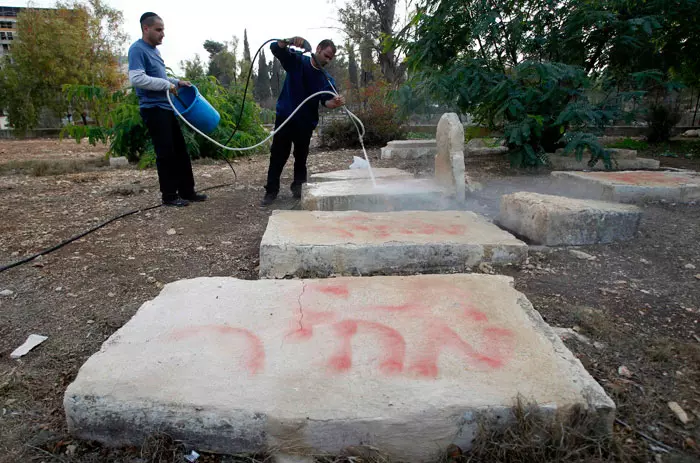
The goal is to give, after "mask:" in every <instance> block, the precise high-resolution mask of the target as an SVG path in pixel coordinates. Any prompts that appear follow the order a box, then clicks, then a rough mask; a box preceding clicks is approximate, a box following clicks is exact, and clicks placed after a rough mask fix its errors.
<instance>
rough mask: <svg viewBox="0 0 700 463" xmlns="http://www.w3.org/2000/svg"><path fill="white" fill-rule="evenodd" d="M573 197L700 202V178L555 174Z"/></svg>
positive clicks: (642, 173) (661, 173)
mask: <svg viewBox="0 0 700 463" xmlns="http://www.w3.org/2000/svg"><path fill="white" fill-rule="evenodd" d="M552 177H553V178H554V180H555V183H556V184H558V185H559V186H560V187H561V188H566V190H567V191H568V192H570V194H571V195H572V196H580V197H584V198H591V199H600V200H603V201H615V202H621V203H637V202H645V201H659V200H666V201H673V202H680V203H688V202H692V201H697V200H700V174H699V173H698V172H693V171H681V172H670V171H656V172H653V171H622V172H552Z"/></svg>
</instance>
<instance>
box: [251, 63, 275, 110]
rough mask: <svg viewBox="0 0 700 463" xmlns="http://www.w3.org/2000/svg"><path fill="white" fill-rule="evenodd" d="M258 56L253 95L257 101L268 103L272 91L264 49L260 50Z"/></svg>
mask: <svg viewBox="0 0 700 463" xmlns="http://www.w3.org/2000/svg"><path fill="white" fill-rule="evenodd" d="M258 56H259V58H258V75H257V77H256V78H255V84H254V86H253V96H254V97H255V101H257V102H258V103H260V104H269V102H270V99H271V98H272V92H271V90H270V69H269V68H268V67H267V60H266V59H265V50H261V51H260V55H258Z"/></svg>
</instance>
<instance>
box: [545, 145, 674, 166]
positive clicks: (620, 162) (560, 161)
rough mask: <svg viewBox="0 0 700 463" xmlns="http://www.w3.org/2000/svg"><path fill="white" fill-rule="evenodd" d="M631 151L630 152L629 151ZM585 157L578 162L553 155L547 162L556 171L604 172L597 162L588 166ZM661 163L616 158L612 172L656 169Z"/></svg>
mask: <svg viewBox="0 0 700 463" xmlns="http://www.w3.org/2000/svg"><path fill="white" fill-rule="evenodd" d="M630 151H631V150H630ZM588 159H589V158H587V157H584V158H582V159H581V160H580V161H578V160H576V158H575V157H573V156H560V155H558V154H553V155H550V156H549V162H550V163H551V165H552V168H553V169H556V170H597V171H604V170H605V164H603V161H598V162H597V163H596V164H595V165H594V166H593V167H590V166H589V165H588ZM660 165H661V163H660V162H659V161H657V160H656V159H648V158H618V159H614V160H613V164H612V167H613V170H633V169H658V168H659V166H660Z"/></svg>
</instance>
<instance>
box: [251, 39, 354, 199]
mask: <svg viewBox="0 0 700 463" xmlns="http://www.w3.org/2000/svg"><path fill="white" fill-rule="evenodd" d="M304 42H305V40H304V39H303V38H301V37H294V38H293V39H290V42H286V41H279V42H273V43H272V44H271V45H270V49H271V50H272V54H273V55H275V57H276V58H277V59H278V60H279V61H280V63H281V64H282V67H283V68H284V70H285V71H286V72H287V77H286V78H285V80H284V86H283V87H282V91H281V92H280V96H279V98H278V99H277V114H276V117H275V130H277V127H279V126H280V125H282V123H283V122H284V121H285V120H287V119H288V118H289V117H290V115H291V114H292V113H293V112H294V110H295V109H296V108H297V106H299V104H300V103H301V102H302V101H304V100H305V99H306V98H307V97H309V96H310V95H313V94H314V93H316V92H319V91H321V90H328V91H333V88H332V87H331V83H329V80H330V82H332V83H333V86H335V82H334V81H333V79H332V78H331V77H330V76H328V74H327V73H325V72H324V71H323V67H324V66H326V65H327V64H328V63H330V62H331V60H333V58H334V57H335V52H336V48H335V45H334V44H333V42H332V41H330V40H323V41H321V43H319V44H318V47H316V53H315V54H312V55H311V57H308V56H304V55H302V54H301V53H295V52H293V51H291V50H289V48H288V45H290V44H291V45H294V46H295V47H298V48H302V47H303V44H304ZM319 103H321V104H323V105H324V106H325V107H326V108H331V109H332V108H337V107H339V106H342V105H344V104H345V98H344V97H342V96H336V97H333V96H331V95H328V94H324V95H319V96H318V97H316V98H313V99H312V100H309V101H307V102H306V103H305V104H304V106H302V107H301V109H299V111H297V113H296V114H294V116H293V117H292V119H291V120H290V121H289V122H287V124H286V125H285V126H284V127H282V130H280V131H279V132H277V133H275V136H274V137H273V138H272V147H271V148H270V167H269V168H268V171H267V184H266V185H265V191H266V193H265V197H264V198H263V200H262V205H263V206H267V205H269V204H271V203H272V202H273V201H274V200H275V199H276V198H277V195H278V194H279V190H280V176H281V175H282V170H283V169H284V165H285V164H286V163H287V160H288V159H289V155H290V152H291V149H292V143H293V144H294V181H293V182H292V185H291V190H292V195H293V196H294V197H295V198H300V197H301V185H302V184H303V183H305V182H306V158H307V156H308V155H309V144H310V142H311V135H312V133H313V130H314V129H315V128H316V126H317V125H318V105H319Z"/></svg>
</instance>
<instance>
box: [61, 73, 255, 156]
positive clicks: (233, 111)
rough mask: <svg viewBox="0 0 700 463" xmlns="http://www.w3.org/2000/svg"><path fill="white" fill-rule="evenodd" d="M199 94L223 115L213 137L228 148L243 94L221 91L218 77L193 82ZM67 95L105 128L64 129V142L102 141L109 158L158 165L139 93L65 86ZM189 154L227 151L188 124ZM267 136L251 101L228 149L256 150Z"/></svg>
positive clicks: (183, 125) (80, 126) (248, 100)
mask: <svg viewBox="0 0 700 463" xmlns="http://www.w3.org/2000/svg"><path fill="white" fill-rule="evenodd" d="M193 84H194V85H196V86H197V88H198V89H199V91H200V93H201V94H202V96H204V98H206V99H207V101H209V103H210V104H211V105H212V106H214V108H216V109H217V111H219V114H220V116H221V121H220V122H219V125H218V127H217V128H216V130H215V131H214V132H213V133H212V134H209V136H210V137H211V138H213V139H214V140H218V141H219V142H220V143H223V142H225V141H226V140H227V139H228V138H229V136H230V135H231V133H232V132H233V129H234V127H235V125H236V124H235V122H236V121H235V120H234V118H235V117H237V116H238V114H239V111H240V105H241V103H242V95H243V89H240V88H235V91H229V90H227V89H226V88H224V87H223V86H222V85H220V84H219V83H218V82H217V81H216V79H214V78H213V77H202V78H200V79H197V80H195V81H193ZM64 94H65V95H66V96H67V97H68V96H69V97H70V98H71V99H72V100H73V101H75V102H79V103H80V104H86V105H87V104H89V105H91V107H92V108H93V109H94V111H95V113H96V114H103V116H102V118H101V121H103V124H101V125H100V126H87V127H86V126H82V125H68V126H66V127H64V129H63V130H62V132H61V136H62V137H63V136H69V137H71V138H74V139H75V140H76V141H77V142H78V143H79V142H80V141H81V140H82V139H84V138H88V141H89V142H90V143H92V144H95V143H96V142H97V141H102V142H105V143H109V147H110V148H109V152H108V155H113V156H126V157H127V158H128V159H129V161H130V162H138V164H139V166H141V167H147V166H151V165H153V164H154V162H155V154H154V152H153V146H152V143H151V139H150V136H149V134H148V130H147V129H146V126H145V124H144V123H143V120H142V119H141V115H140V113H139V106H138V98H137V96H136V93H135V92H131V91H129V92H121V91H119V92H115V93H112V94H109V93H108V92H106V91H105V90H104V89H100V88H92V87H89V86H66V87H65V88H64ZM180 125H181V127H182V131H183V135H184V137H185V142H186V144H187V150H188V152H189V154H190V156H191V157H192V158H200V157H214V158H217V157H221V156H222V150H221V149H220V148H219V147H218V146H216V145H215V144H214V143H212V142H210V141H209V140H206V139H205V138H203V137H201V136H200V135H199V134H196V133H195V132H194V131H192V130H191V129H190V128H189V127H188V126H187V125H186V124H184V123H181V124H180ZM266 136H267V132H266V131H265V130H264V129H263V127H262V125H261V120H260V107H259V106H258V105H256V104H255V103H254V102H253V101H252V99H251V98H250V96H249V97H248V99H247V101H246V104H245V108H244V111H243V116H242V118H241V124H240V127H239V128H238V132H237V133H236V135H235V136H234V137H233V138H232V139H231V141H230V142H229V144H228V146H232V147H245V146H251V145H254V144H256V143H258V142H260V141H261V140H263V139H264V138H265V137H266ZM265 149H266V148H265V147H264V146H261V147H259V148H257V149H256V150H252V151H245V152H235V153H237V154H232V153H234V152H232V151H225V152H224V153H223V155H225V156H227V157H233V156H237V155H240V154H243V153H251V152H260V151H262V150H265Z"/></svg>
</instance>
